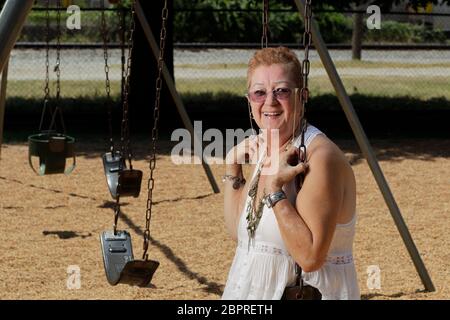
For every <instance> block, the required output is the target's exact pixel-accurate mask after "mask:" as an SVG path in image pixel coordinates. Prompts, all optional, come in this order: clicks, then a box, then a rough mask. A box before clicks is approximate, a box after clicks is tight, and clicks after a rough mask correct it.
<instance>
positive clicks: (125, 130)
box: [120, 0, 136, 170]
mask: <svg viewBox="0 0 450 320" xmlns="http://www.w3.org/2000/svg"><path fill="white" fill-rule="evenodd" d="M135 6H136V0H133V2H132V4H131V21H130V34H129V38H128V57H127V66H126V70H125V84H124V90H123V91H124V92H123V114H122V126H121V135H120V136H121V138H120V140H121V144H122V146H121V153H122V156H126V157H127V158H128V163H129V166H130V170H133V165H132V163H131V159H132V157H133V155H132V152H131V147H130V128H129V123H128V122H129V120H128V116H129V101H128V100H129V94H130V78H131V58H132V54H133V48H134V42H133V35H134V30H135V22H134V19H135ZM125 141H126V143H125ZM125 153H126V155H124V154H125Z"/></svg>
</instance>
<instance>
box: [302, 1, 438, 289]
mask: <svg viewBox="0 0 450 320" xmlns="http://www.w3.org/2000/svg"><path fill="white" fill-rule="evenodd" d="M294 1H295V4H296V5H297V9H298V11H299V13H300V15H301V17H302V18H303V19H304V12H305V5H304V0H302V1H301V0H294ZM311 29H312V37H313V41H314V45H315V48H316V50H317V52H318V53H319V56H320V59H321V60H322V63H323V65H324V67H325V70H326V71H327V74H328V77H329V78H330V81H331V83H332V85H333V87H334V90H335V91H336V95H337V97H338V99H339V102H340V104H341V106H342V109H343V110H344V113H345V116H346V117H347V121H348V122H349V124H350V127H351V128H352V131H353V134H354V135H355V138H356V141H357V142H358V145H359V148H360V149H361V151H362V153H363V155H364V158H366V160H367V163H368V164H369V167H370V170H371V171H372V174H373V176H374V178H375V181H376V182H377V184H378V188H379V189H380V191H381V193H382V195H383V198H384V201H385V202H386V205H387V206H388V208H389V211H390V213H391V215H392V218H393V219H394V222H395V225H396V227H397V229H398V231H399V233H400V236H401V237H402V240H403V242H404V244H405V246H406V249H407V250H408V253H409V255H410V257H411V259H412V261H413V263H414V266H415V268H416V270H417V272H418V274H419V276H420V279H421V280H422V283H423V285H424V286H425V289H426V290H427V291H429V292H432V291H435V288H434V285H433V282H432V281H431V278H430V276H429V275H428V271H427V269H426V268H425V265H424V263H423V261H422V259H421V258H420V254H419V251H418V250H417V248H416V246H415V244H414V241H413V239H412V237H411V234H410V233H409V230H408V227H407V226H406V224H405V221H404V220H403V217H402V214H401V213H400V209H399V207H398V205H397V203H396V201H395V199H394V196H393V195H392V192H391V190H390V188H389V185H388V183H387V181H386V179H385V177H384V175H383V171H382V170H381V168H380V165H379V163H378V161H377V159H376V157H375V153H374V152H373V150H372V147H371V145H370V142H369V140H368V139H367V136H366V134H365V132H364V129H363V127H362V125H361V122H360V121H359V118H358V115H357V114H356V112H355V109H354V107H353V104H352V102H351V101H350V98H349V96H348V94H347V92H346V90H345V87H344V85H343V83H342V81H341V79H340V77H339V75H338V73H337V71H336V67H335V66H334V63H333V61H332V60H331V57H330V54H329V52H328V49H327V47H326V46H325V42H324V41H323V38H322V35H321V34H320V31H319V27H318V25H317V23H316V21H315V20H314V18H313V19H312V21H311Z"/></svg>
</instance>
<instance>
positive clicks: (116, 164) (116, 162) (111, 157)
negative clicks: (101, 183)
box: [102, 151, 125, 199]
mask: <svg viewBox="0 0 450 320" xmlns="http://www.w3.org/2000/svg"><path fill="white" fill-rule="evenodd" d="M102 159H103V169H104V170H105V175H106V182H107V184H108V189H109V192H110V193H111V196H112V198H113V199H116V198H117V186H118V184H119V172H120V171H121V170H122V169H123V168H125V161H123V159H122V157H121V156H120V152H119V151H116V152H114V154H113V153H112V152H107V153H105V154H104V155H103V156H102Z"/></svg>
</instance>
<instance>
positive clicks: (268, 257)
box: [222, 47, 360, 299]
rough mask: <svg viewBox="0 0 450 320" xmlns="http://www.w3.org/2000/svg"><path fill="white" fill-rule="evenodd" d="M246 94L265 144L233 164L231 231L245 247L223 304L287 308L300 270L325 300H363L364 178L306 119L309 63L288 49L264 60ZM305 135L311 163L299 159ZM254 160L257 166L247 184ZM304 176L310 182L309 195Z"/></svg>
mask: <svg viewBox="0 0 450 320" xmlns="http://www.w3.org/2000/svg"><path fill="white" fill-rule="evenodd" d="M247 85H248V95H247V98H248V101H249V104H250V106H251V112H252V115H253V118H254V119H255V121H256V123H257V124H258V126H259V128H260V129H261V130H262V131H263V134H260V135H258V136H257V137H251V138H247V139H245V140H244V141H242V142H241V143H240V144H238V145H237V146H235V147H234V148H232V149H231V150H230V152H229V153H228V154H227V159H226V163H227V164H226V175H225V176H224V181H225V187H224V188H225V189H224V193H225V199H224V200H225V203H224V209H225V210H224V215H225V224H226V227H227V230H228V232H229V233H230V235H231V237H232V238H233V239H235V240H237V242H238V245H237V249H236V254H235V257H234V260H233V264H232V266H231V269H230V272H229V276H228V280H227V283H226V286H225V290H224V293H223V296H222V298H223V299H281V298H282V296H283V292H284V290H285V288H286V287H287V286H291V285H293V284H294V283H295V281H296V264H298V265H299V266H300V267H301V269H302V273H301V276H302V278H303V281H304V284H306V285H309V286H312V287H314V288H316V289H317V290H319V291H320V294H321V295H322V299H359V298H360V294H359V288H358V283H357V277H356V270H355V266H354V263H353V257H352V245H353V237H354V230H355V220H356V216H355V208H356V190H355V189H356V187H355V178H354V175H353V171H352V168H351V166H350V165H349V163H348V162H347V160H346V158H345V156H344V154H343V153H342V151H341V150H340V149H339V148H338V147H337V146H336V145H335V144H334V143H333V142H332V141H330V140H329V139H328V138H327V137H326V136H325V135H324V134H323V133H321V132H320V131H319V130H318V129H317V128H315V127H313V126H312V125H310V124H306V122H304V121H302V119H301V118H302V117H303V110H300V108H301V103H300V96H299V94H298V90H297V89H296V88H301V87H302V83H301V65H300V62H299V61H298V59H297V57H296V56H295V54H294V53H293V52H292V51H290V50H289V49H287V48H285V47H279V48H266V49H262V50H259V51H257V52H256V53H255V54H254V56H253V57H252V58H251V60H250V62H249V68H248V74H247ZM302 132H303V139H304V140H303V141H304V145H305V147H306V160H305V162H304V163H302V162H299V161H298V159H297V158H298V150H299V148H298V147H299V145H300V143H301V141H302ZM300 156H302V155H300ZM248 157H250V159H256V161H255V162H256V165H255V166H254V168H253V174H252V177H251V178H250V179H244V176H243V171H242V163H245V159H246V158H248ZM293 161H295V162H293ZM264 171H266V172H264ZM298 175H303V176H304V179H303V183H302V185H301V188H299V186H297V183H296V181H297V180H296V177H297V176H298Z"/></svg>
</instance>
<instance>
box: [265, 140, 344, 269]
mask: <svg viewBox="0 0 450 320" xmlns="http://www.w3.org/2000/svg"><path fill="white" fill-rule="evenodd" d="M308 163H309V172H308V174H307V176H306V177H305V181H304V183H303V186H302V188H301V190H300V192H299V193H298V194H297V198H296V207H294V206H293V205H292V204H291V203H290V202H289V201H288V200H286V199H285V200H282V201H279V202H278V203H276V205H275V206H274V207H273V209H274V212H275V216H276V218H277V222H278V226H279V228H280V232H281V236H282V238H283V241H284V243H285V245H286V247H287V249H288V251H289V253H290V254H291V255H292V257H293V258H294V259H295V261H296V262H297V263H298V264H299V265H300V266H301V267H302V269H303V270H304V271H305V272H311V271H314V270H317V269H319V268H320V267H321V266H322V265H323V263H324V262H325V259H326V256H327V253H328V249H329V247H330V243H331V240H332V238H333V234H334V230H335V227H336V221H337V216H338V213H339V211H340V210H341V207H342V204H343V198H344V197H343V195H344V186H345V170H346V165H347V163H346V160H345V157H344V156H343V155H342V153H341V152H340V151H339V149H338V148H337V147H336V146H334V145H332V144H331V143H326V144H323V145H321V146H318V147H317V148H315V150H314V152H311V154H310V159H309V160H308ZM270 189H271V190H269V192H274V191H276V189H278V190H280V189H281V187H280V186H279V185H277V184H276V183H275V184H272V186H271V187H270Z"/></svg>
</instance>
